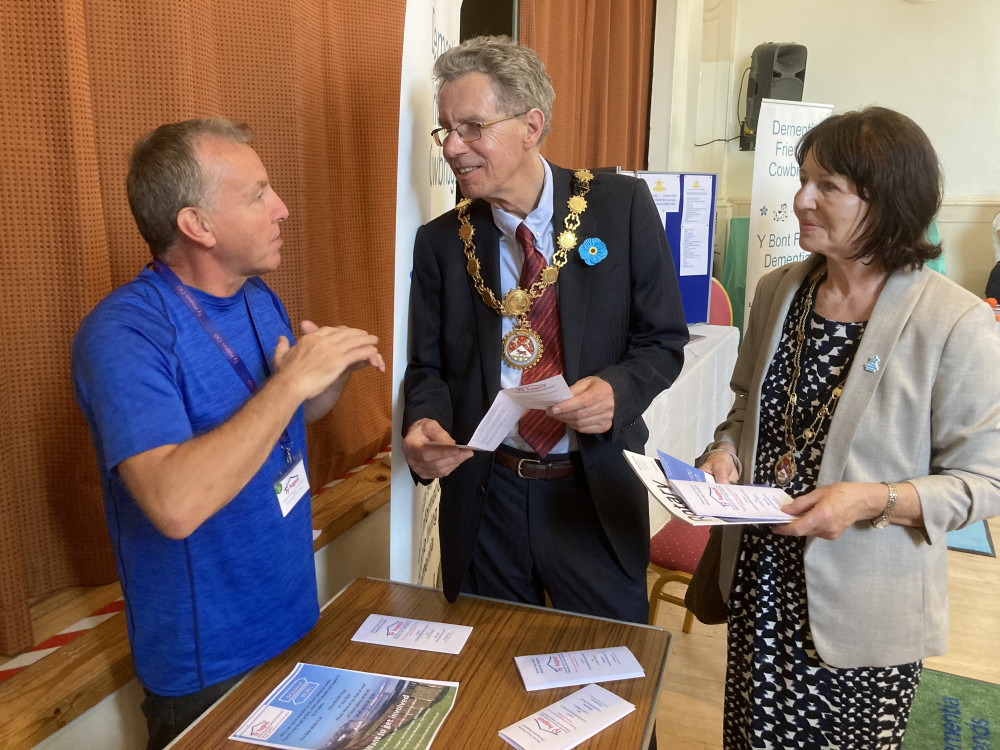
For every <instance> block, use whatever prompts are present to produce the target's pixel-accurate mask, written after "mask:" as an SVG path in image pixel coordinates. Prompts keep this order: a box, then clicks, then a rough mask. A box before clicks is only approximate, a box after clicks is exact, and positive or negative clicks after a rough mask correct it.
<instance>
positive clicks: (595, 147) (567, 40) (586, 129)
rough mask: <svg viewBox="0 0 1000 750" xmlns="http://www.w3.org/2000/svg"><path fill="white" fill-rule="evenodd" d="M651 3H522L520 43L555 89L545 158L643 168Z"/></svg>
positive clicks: (580, 164)
mask: <svg viewBox="0 0 1000 750" xmlns="http://www.w3.org/2000/svg"><path fill="white" fill-rule="evenodd" d="M654 6H655V1H654V0H567V1H566V2H558V3H555V2H546V0H521V1H520V2H519V3H518V9H519V29H518V34H519V39H520V41H521V43H522V44H525V45H526V46H528V47H531V48H532V49H534V50H535V51H536V52H538V54H539V56H540V57H541V58H542V60H543V61H544V63H545V67H546V69H547V70H548V72H549V75H550V76H552V82H553V84H554V86H555V90H556V102H555V106H554V108H553V113H552V131H551V132H550V133H549V135H548V137H547V138H546V139H545V141H544V142H543V143H542V149H541V150H542V155H543V156H545V158H547V159H549V160H550V161H552V162H554V163H556V164H558V165H560V166H563V167H567V168H570V169H575V168H578V167H622V168H623V169H626V170H639V169H646V165H647V148H646V145H647V144H646V141H647V138H648V131H649V126H648V118H649V91H650V79H651V69H652V49H653V20H654V17H653V12H654Z"/></svg>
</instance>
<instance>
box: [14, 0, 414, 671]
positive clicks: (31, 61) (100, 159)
mask: <svg viewBox="0 0 1000 750" xmlns="http://www.w3.org/2000/svg"><path fill="white" fill-rule="evenodd" d="M404 15H405V0H385V1H384V2H379V3H370V2H366V1H365V0H337V2H329V1H323V0H247V1H245V2H231V1H230V0H52V1H51V2H50V1H46V2H5V3H3V4H2V5H0V139H2V148H0V174H2V179H0V206H2V214H0V215H2V222H3V223H2V230H3V231H2V236H3V240H4V248H3V251H2V252H0V288H2V292H3V293H2V295H0V323H2V330H3V339H4V346H3V347H2V348H0V400H2V403H3V409H2V410H0V447H2V454H3V456H4V460H3V461H2V462H0V652H2V653H4V654H13V653H17V652H18V651H21V650H24V649H25V648H28V647H30V646H31V645H32V642H33V641H32V633H31V618H30V606H31V605H33V604H34V603H36V602H37V601H39V600H40V599H42V598H44V597H46V596H48V595H50V594H51V593H53V592H55V591H58V590H61V589H63V588H66V587H69V586H78V585H97V584H103V583H108V582H110V581H113V580H114V578H115V569H114V564H113V560H112V558H111V553H110V549H109V545H108V542H107V533H106V530H105V527H104V520H103V511H102V508H101V492H100V486H99V482H98V474H97V469H96V464H95V459H94V454H93V449H92V448H91V445H90V439H89V436H88V434H87V430H86V425H85V423H84V421H83V418H82V417H81V415H80V414H79V411H78V409H77V407H76V403H75V401H74V398H73V392H72V386H71V382H70V341H71V339H72V336H73V334H74V332H75V331H76V328H77V325H78V324H79V321H80V319H81V318H82V317H83V316H84V315H85V314H86V313H87V312H88V311H89V310H90V309H91V308H92V307H93V305H94V304H96V303H97V302H98V300H100V299H101V298H102V297H103V296H104V295H106V294H107V293H108V292H109V291H111V289H113V288H114V287H116V286H118V285H120V284H123V283H124V282H126V281H128V280H129V279H131V278H132V277H133V276H135V274H136V273H137V272H138V271H139V269H140V268H141V267H142V265H143V264H144V263H146V262H147V261H148V260H149V255H148V250H147V248H146V246H145V245H144V243H143V242H142V240H141V238H140V236H139V234H138V232H137V230H136V229H135V226H134V223H133V221H132V218H131V215H130V213H129V210H128V204H127V201H126V197H125V189H124V179H125V172H126V169H127V156H128V153H129V151H130V149H131V146H132V143H133V142H134V141H135V139H136V138H137V137H138V136H140V135H141V134H142V133H144V132H145V131H147V130H149V129H150V128H152V127H154V126H156V125H158V124H160V123H163V122H168V121H174V120H180V119H185V118H188V117H196V116H206V115H223V116H227V117H231V118H233V119H237V120H243V121H246V122H247V123H249V124H250V125H251V127H252V128H253V129H254V130H255V132H256V134H257V138H256V142H255V147H256V148H257V150H258V152H259V153H260V155H261V158H262V159H263V161H264V164H265V166H267V168H268V171H269V173H270V177H271V181H272V183H273V185H274V187H275V189H276V191H277V192H278V194H279V195H280V196H281V197H282V198H283V199H284V201H285V202H286V203H287V204H288V206H289V209H290V212H291V216H290V218H289V219H288V221H287V222H285V224H284V225H283V227H282V234H283V236H284V237H285V244H284V248H283V251H282V252H283V256H284V257H283V260H282V265H281V268H280V269H279V270H278V271H277V272H275V273H273V274H270V275H269V276H268V277H267V281H268V283H269V284H271V285H272V287H273V288H275V289H276V290H277V292H278V294H279V295H280V296H281V297H282V299H283V300H284V302H285V304H286V306H287V308H288V310H289V314H290V316H291V318H292V320H293V322H295V321H298V320H301V319H303V318H310V319H312V320H314V321H316V322H317V323H320V324H331V325H336V324H343V325H349V326H355V327H359V328H365V329H367V330H369V331H371V332H373V333H375V334H376V335H378V336H379V338H380V339H381V342H382V345H381V350H382V353H383V356H384V357H385V359H386V361H387V364H388V365H390V366H391V361H390V359H391V357H390V355H391V353H392V347H391V341H392V320H393V300H392V288H393V257H394V251H393V245H394V232H395V208H394V207H395V197H396V179H395V177H396V143H397V139H396V137H395V134H396V132H397V126H398V116H399V113H398V110H399V80H400V66H401V54H402V39H403V19H404ZM371 29H378V33H377V34H372V33H371ZM114 345H115V342H113V341H108V342H107V346H108V347H109V348H110V347H114ZM390 425H391V381H390V376H389V375H388V374H386V375H381V374H378V373H375V372H374V371H370V372H369V371H366V372H363V373H360V374H358V375H356V376H355V377H354V378H353V379H352V382H351V385H350V386H349V387H348V389H347V391H346V392H345V394H344V397H343V398H342V399H341V402H340V403H339V404H338V405H337V407H336V409H335V411H334V413H333V414H332V415H331V416H330V417H327V418H325V419H324V420H321V421H320V422H318V423H316V424H315V425H313V426H312V427H311V428H310V432H309V458H310V473H311V481H312V486H313V487H314V488H316V487H319V486H322V485H323V484H325V483H326V482H327V481H329V480H330V479H333V478H336V477H337V476H340V475H341V474H342V473H343V472H344V471H345V470H347V469H349V468H351V467H352V466H356V465H357V464H359V463H361V462H362V461H363V460H364V459H366V458H368V457H370V456H371V455H373V454H374V453H375V452H377V450H378V449H379V448H381V447H383V446H385V445H386V444H387V443H388V441H389V434H390Z"/></svg>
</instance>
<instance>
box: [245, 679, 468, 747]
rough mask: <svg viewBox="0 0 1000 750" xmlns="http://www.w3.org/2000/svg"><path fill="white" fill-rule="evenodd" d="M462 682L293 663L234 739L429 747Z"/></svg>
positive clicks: (257, 742)
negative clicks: (459, 683)
mask: <svg viewBox="0 0 1000 750" xmlns="http://www.w3.org/2000/svg"><path fill="white" fill-rule="evenodd" d="M457 694H458V683H457V682H440V681H438V680H414V679H410V678H407V677H392V676H390V675H382V674H371V673H368V672H355V671H353V670H350V669H337V668H335V667H322V666H317V665H315V664H302V663H299V664H296V665H295V668H294V669H293V670H292V673H291V674H290V675H288V677H286V678H285V679H284V680H283V681H282V683H281V684H280V685H278V687H277V688H275V690H274V691H273V692H272V693H271V694H270V695H269V696H268V697H267V699H266V700H265V701H264V702H263V703H261V704H260V705H259V706H258V707H257V708H256V709H255V710H254V712H253V713H251V714H250V716H249V717H248V718H247V719H246V721H244V722H243V724H242V725H241V726H240V728H239V729H238V730H236V732H234V733H233V734H231V735H230V736H229V739H231V740H238V741H240V742H249V743H252V744H255V745H264V746H266V747H280V748H289V749H290V750H320V749H321V748H322V750H425V749H426V748H429V747H430V746H431V742H433V740H434V737H435V736H436V735H437V733H438V730H439V729H440V728H441V724H442V723H443V722H444V720H445V718H446V717H447V716H448V714H449V713H450V712H451V709H452V707H453V706H454V705H455V696H456V695H457Z"/></svg>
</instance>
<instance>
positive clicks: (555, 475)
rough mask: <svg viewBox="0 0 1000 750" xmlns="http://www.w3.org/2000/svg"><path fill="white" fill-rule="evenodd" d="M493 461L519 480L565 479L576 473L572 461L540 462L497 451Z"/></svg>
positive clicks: (535, 459)
mask: <svg viewBox="0 0 1000 750" xmlns="http://www.w3.org/2000/svg"><path fill="white" fill-rule="evenodd" d="M493 460H494V461H495V462H496V463H498V464H500V466H502V467H504V468H505V469H510V470H511V471H513V472H515V473H516V474H517V475H518V476H519V477H521V479H566V478H567V477H571V476H573V475H574V474H575V473H576V467H575V466H573V462H572V461H540V460H538V459H537V458H519V457H517V456H512V455H511V454H510V453H505V452H504V451H502V450H498V451H496V452H495V453H494V454H493Z"/></svg>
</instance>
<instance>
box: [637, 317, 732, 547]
mask: <svg viewBox="0 0 1000 750" xmlns="http://www.w3.org/2000/svg"><path fill="white" fill-rule="evenodd" d="M690 330H691V338H692V339H695V338H696V337H699V336H701V337H702V338H698V339H697V340H696V341H692V342H691V343H690V344H688V345H687V347H686V348H685V350H684V369H683V370H681V374H680V375H679V376H678V378H677V380H675V381H674V384H673V385H672V386H670V388H668V389H667V390H665V391H663V392H662V393H661V394H660V395H658V396H657V397H656V398H654V399H653V402H652V403H651V404H650V405H649V408H647V409H646V411H645V412H644V413H643V415H642V416H643V419H644V420H645V421H646V426H647V427H648V428H649V441H648V442H647V443H646V455H647V456H655V455H656V451H658V450H662V451H663V452H664V453H669V454H670V455H671V456H675V457H676V458H679V459H681V460H682V461H686V462H687V463H694V459H695V458H697V457H698V456H700V455H701V453H702V451H704V450H705V446H707V445H708V444H709V443H710V442H711V441H712V435H713V434H714V433H715V428H716V427H717V426H718V424H719V423H720V422H722V421H723V420H724V419H725V418H726V415H727V414H728V413H729V408H730V407H731V406H732V404H733V394H732V391H730V390H729V380H730V378H731V377H732V374H733V367H734V366H735V365H736V353H737V349H738V347H739V340H740V336H739V331H738V330H737V329H736V328H733V327H730V326H710V325H706V324H704V323H699V324H696V325H693V326H690ZM669 518H670V515H669V514H668V513H667V511H666V510H664V509H663V506H661V505H660V504H659V503H658V502H656V501H655V500H654V499H653V497H652V495H650V497H649V521H650V532H651V533H653V534H655V533H656V532H657V531H659V530H660V529H661V528H663V525H664V524H665V523H666V522H667V520H668V519H669Z"/></svg>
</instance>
